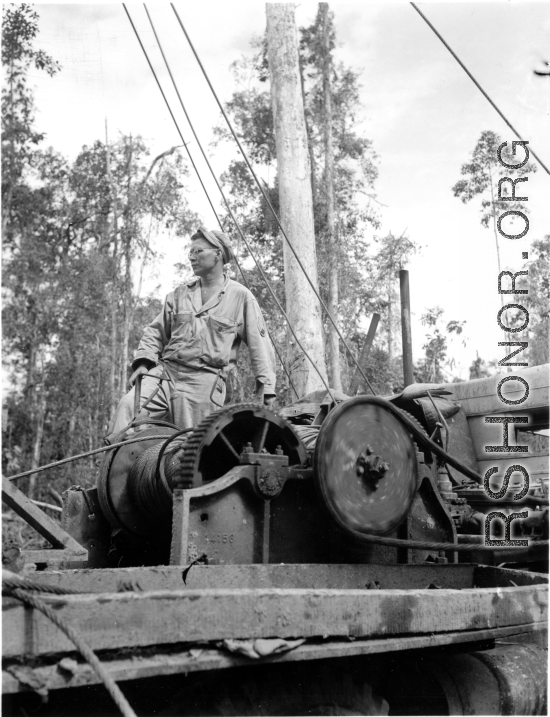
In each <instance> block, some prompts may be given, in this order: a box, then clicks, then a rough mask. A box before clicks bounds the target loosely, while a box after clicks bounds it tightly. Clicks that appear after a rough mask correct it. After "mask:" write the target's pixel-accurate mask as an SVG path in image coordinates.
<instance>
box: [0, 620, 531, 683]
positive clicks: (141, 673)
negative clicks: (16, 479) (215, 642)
mask: <svg viewBox="0 0 550 717" xmlns="http://www.w3.org/2000/svg"><path fill="white" fill-rule="evenodd" d="M539 628H540V626H539V625H535V624H531V625H523V626H522V632H521V633H518V628H516V627H500V628H489V629H487V630H466V631H464V632H448V633H443V634H440V635H420V636H413V637H393V638H385V639H382V640H356V641H354V642H349V641H339V640H335V641H330V642H326V643H323V644H304V645H300V646H299V647H298V648H296V649H295V650H292V651H291V652H286V653H283V654H279V655H276V656H274V657H266V658H263V659H261V660H250V659H248V658H246V657H239V656H237V655H232V654H230V653H229V652H224V651H222V650H213V649H208V648H206V649H205V648H204V647H202V646H196V648H191V649H192V651H190V650H188V649H186V650H183V651H182V652H178V653H174V652H162V651H158V652H156V653H155V654H154V655H149V654H145V655H141V654H140V653H139V651H137V652H136V654H132V656H131V657H128V658H126V659H114V660H103V666H104V667H105V668H106V669H107V671H108V673H109V674H110V676H111V677H112V678H113V679H114V680H115V681H116V682H123V681H129V680H141V679H146V678H148V677H160V676H163V677H165V676H168V675H178V674H189V673H192V672H201V671H206V670H221V669H225V668H228V667H253V666H256V665H265V664H267V663H273V662H277V663H280V662H301V661H304V660H322V659H328V658H335V657H352V656H356V655H372V654H380V653H387V652H398V651H401V650H420V649H423V648H426V647H436V646H438V647H441V646H444V645H456V644H465V643H470V645H473V646H474V647H475V646H476V645H478V644H479V643H480V642H481V641H487V640H496V639H502V638H508V639H513V638H518V637H520V636H524V637H525V638H526V639H528V640H529V641H534V640H536V639H537V637H538V636H539V634H540V633H541V631H540V629H539ZM472 649H473V648H472ZM71 668H72V669H71V670H67V669H63V667H62V666H60V665H59V664H58V663H56V664H54V665H47V666H43V667H35V668H34V669H33V670H32V673H33V677H34V679H35V680H36V683H40V684H43V685H44V686H45V687H46V688H47V689H48V690H56V689H64V688H66V687H83V686H87V685H95V684H98V683H99V678H98V676H97V674H96V673H95V671H94V670H93V669H92V668H91V667H90V665H88V664H77V663H75V664H74V665H72V664H71ZM8 669H9V668H8ZM31 690H32V688H31V687H29V686H28V685H26V684H24V683H23V682H20V681H19V680H18V679H17V677H16V676H15V675H13V674H10V673H9V672H8V671H7V670H6V671H3V672H2V691H3V693H4V694H13V693H16V692H26V691H31Z"/></svg>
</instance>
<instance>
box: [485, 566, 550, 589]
mask: <svg viewBox="0 0 550 717" xmlns="http://www.w3.org/2000/svg"><path fill="white" fill-rule="evenodd" d="M474 581H475V585H476V587H478V588H492V587H502V588H509V587H518V586H519V585H544V584H548V574H547V573H531V572H528V571H527V570H515V569H514V568H495V567H493V566H491V565H478V566H477V567H476V569H475V572H474Z"/></svg>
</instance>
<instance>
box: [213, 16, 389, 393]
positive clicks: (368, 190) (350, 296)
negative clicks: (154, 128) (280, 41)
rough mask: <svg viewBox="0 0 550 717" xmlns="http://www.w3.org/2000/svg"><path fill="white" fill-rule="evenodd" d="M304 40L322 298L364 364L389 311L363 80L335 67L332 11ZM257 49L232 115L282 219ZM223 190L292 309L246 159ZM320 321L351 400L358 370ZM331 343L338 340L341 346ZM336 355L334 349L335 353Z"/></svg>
mask: <svg viewBox="0 0 550 717" xmlns="http://www.w3.org/2000/svg"><path fill="white" fill-rule="evenodd" d="M299 37H300V42H299V47H298V59H299V64H298V69H299V71H300V89H301V95H302V98H301V99H302V105H303V114H304V119H305V129H306V137H307V155H308V159H309V170H308V171H309V178H310V184H311V194H312V198H313V225H314V232H315V251H316V255H317V267H316V270H317V278H318V283H319V291H320V293H321V296H322V298H323V300H324V302H325V303H326V304H327V306H329V308H330V309H331V314H332V315H333V317H334V319H335V322H336V323H337V324H338V325H339V329H340V331H341V332H342V334H343V336H344V337H345V338H346V340H347V342H348V344H349V345H351V346H352V348H353V350H354V351H355V352H356V355H359V353H360V351H361V347H362V344H363V341H364V338H365V326H364V317H365V316H366V315H367V316H368V315H369V314H371V313H372V312H373V311H380V310H381V309H382V308H383V307H385V306H386V302H385V298H384V297H382V296H381V292H380V290H379V282H378V275H377V267H376V262H375V261H374V260H373V254H372V251H371V249H372V244H371V241H372V240H371V239H370V238H369V234H370V232H371V231H372V229H373V228H376V227H377V226H378V217H377V212H376V209H375V207H374V204H375V203H376V198H375V195H374V192H373V185H374V181H375V179H376V176H377V169H376V154H375V153H374V151H373V148H372V143H371V141H370V140H369V139H367V138H366V137H365V136H364V134H363V131H362V106H361V102H360V99H359V97H360V85H359V78H358V75H357V73H355V72H354V71H353V70H352V69H351V68H349V67H347V66H344V65H343V64H342V63H338V62H336V61H335V60H334V57H333V54H334V43H335V31H334V21H333V15H332V13H330V12H329V11H328V8H327V7H326V5H322V4H321V5H320V6H319V10H318V13H317V15H316V18H315V20H314V22H313V23H312V25H311V26H308V27H305V28H301V29H300V33H299ZM252 46H253V49H254V54H252V55H247V56H244V57H243V58H241V59H240V60H238V61H237V62H235V63H234V64H233V66H232V70H233V75H234V78H235V84H236V87H237V89H236V90H235V92H234V93H233V95H232V97H231V99H230V101H229V102H228V104H227V109H228V111H229V113H230V115H231V116H232V120H233V123H234V125H235V128H236V130H237V133H238V135H239V136H240V137H241V141H242V142H243V144H244V146H245V149H246V151H247V153H248V156H249V158H250V160H251V161H252V162H253V163H254V164H255V166H256V168H257V170H258V173H259V174H260V176H261V177H262V180H263V181H262V183H263V189H264V191H265V192H266V194H267V195H268V197H269V200H270V202H271V204H272V205H273V207H274V208H275V211H276V212H278V213H279V212H280V210H281V207H280V203H279V198H280V191H279V182H280V177H279V174H278V172H280V167H279V166H278V159H279V158H278V148H277V143H276V137H275V128H274V123H273V111H272V102H271V100H272V98H271V93H272V91H273V88H272V87H271V85H270V72H269V62H268V49H267V39H266V38H265V37H264V38H257V39H255V40H254V41H253V42H252ZM327 58H328V60H329V61H328V62H327ZM327 68H328V70H327ZM327 77H328V80H329V81H327ZM327 98H329V99H328V100H327ZM329 110H330V111H329ZM329 117H330V118H331V121H328V118H329ZM215 135H216V141H215V144H216V145H217V144H218V143H220V142H222V141H227V140H230V137H229V135H228V133H227V131H226V130H225V129H224V128H223V127H216V128H215ZM331 144H332V153H331V151H330V146H331ZM327 149H328V151H327ZM331 155H332V156H331ZM304 171H306V170H304ZM222 182H223V183H224V186H225V189H226V192H227V195H228V197H229V201H230V203H231V206H232V209H233V212H234V213H235V215H236V216H237V218H238V220H239V222H240V224H241V226H242V228H243V231H244V232H245V233H246V234H247V236H248V239H249V241H250V242H251V244H252V245H253V247H254V251H255V252H256V253H257V254H258V255H259V257H260V258H261V261H262V264H263V266H264V267H265V268H266V270H267V273H268V276H269V277H270V278H271V280H272V281H273V287H274V290H275V291H276V292H277V293H278V295H279V299H280V300H281V301H282V302H283V303H284V301H285V294H284V288H285V287H284V282H283V279H284V276H285V274H284V268H285V267H284V261H283V251H282V242H281V238H280V236H279V235H278V228H277V225H276V223H275V221H274V219H273V217H272V215H271V213H270V211H269V209H268V207H267V204H266V203H265V201H263V199H262V197H261V195H260V193H259V191H258V189H257V188H256V187H255V186H254V183H253V181H252V180H251V178H250V177H249V175H248V170H247V168H246V166H245V164H244V162H243V161H242V160H240V159H239V158H237V159H235V160H233V161H231V162H230V164H229V167H228V169H227V171H226V172H225V173H224V174H223V175H222ZM224 224H225V221H224ZM235 245H236V248H237V250H238V251H240V252H242V253H241V258H242V262H241V263H242V264H243V265H244V266H245V267H246V269H247V271H246V273H247V280H248V281H249V283H251V284H252V286H253V290H254V291H255V293H256V295H257V296H258V299H259V301H260V304H261V306H262V309H263V311H264V314H265V315H266V319H267V322H268V325H269V328H270V331H271V334H272V335H273V337H274V338H275V341H276V343H277V345H278V346H279V348H280V349H282V351H283V353H284V352H285V351H286V348H287V340H286V336H285V333H284V331H282V322H281V318H280V315H279V313H278V312H276V311H274V310H273V305H272V303H271V302H270V301H269V299H268V297H267V292H266V289H265V287H264V286H263V284H262V282H261V281H260V280H259V276H258V272H257V270H256V269H254V268H253V267H251V263H250V262H249V261H247V252H246V251H245V250H244V249H243V247H240V245H239V241H238V238H236V240H235ZM310 268H311V266H310V265H309V264H307V265H306V269H307V270H308V271H309V270H310ZM394 278H395V277H394ZM321 319H322V329H323V330H322V333H321V336H322V338H323V344H324V347H325V353H326V362H327V369H328V375H329V381H330V383H331V385H333V386H338V385H342V386H343V388H344V390H345V389H347V386H348V383H349V381H350V379H351V375H352V373H353V371H354V366H353V363H352V361H351V359H350V357H349V356H347V355H346V354H345V353H344V351H343V349H344V347H343V346H338V344H339V343H340V342H339V339H338V334H337V332H336V330H335V329H334V327H333V324H332V322H331V321H330V320H329V319H328V318H327V316H326V315H322V316H321ZM331 337H335V338H336V340H335V341H334V342H333V341H332V339H331ZM377 341H379V339H377ZM331 346H333V347H334V346H336V348H335V349H334V350H331V348H330V347H331ZM336 349H338V350H336ZM373 355H374V352H373ZM384 356H386V352H385V351H378V350H377V361H376V362H375V363H376V369H377V370H378V368H380V367H382V363H383V361H384V360H385V359H384V358H383V357H384ZM239 362H240V365H239V368H241V369H242V368H244V367H243V365H242V363H241V359H239ZM382 368H383V367H382ZM279 378H280V379H282V380H281V381H280V384H279V385H282V386H285V377H284V374H282V373H279ZM385 383H386V381H385V380H384V385H385ZM380 388H381V387H380ZM281 398H283V397H281ZM288 398H289V394H286V395H285V397H284V399H283V400H288Z"/></svg>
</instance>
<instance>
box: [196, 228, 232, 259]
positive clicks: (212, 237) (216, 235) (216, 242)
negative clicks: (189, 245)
mask: <svg viewBox="0 0 550 717" xmlns="http://www.w3.org/2000/svg"><path fill="white" fill-rule="evenodd" d="M200 238H203V239H206V241H207V242H209V243H210V244H212V246H214V247H216V249H220V250H221V252H222V257H223V263H224V264H228V263H229V262H230V261H231V259H232V258H233V252H232V251H231V247H230V246H229V239H228V238H227V236H226V235H225V234H224V233H223V232H220V231H218V230H217V229H212V230H211V231H209V230H208V229H204V228H203V227H199V229H197V231H196V232H195V234H193V236H192V237H191V241H193V240H194V239H200Z"/></svg>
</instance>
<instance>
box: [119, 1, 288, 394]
mask: <svg viewBox="0 0 550 717" xmlns="http://www.w3.org/2000/svg"><path fill="white" fill-rule="evenodd" d="M122 6H123V7H124V10H125V11H126V15H127V16H128V19H129V21H130V24H131V25H132V29H133V31H134V33H135V35H136V38H137V40H138V42H139V45H140V47H141V49H142V51H143V54H144V55H145V59H146V60H147V64H148V65H149V68H150V70H151V72H152V73H153V77H154V78H155V80H156V83H157V85H158V88H159V90H160V92H161V94H162V97H163V99H164V102H165V103H166V106H167V108H168V111H169V112H170V116H171V117H172V119H173V121H174V124H175V126H176V129H177V131H178V134H179V136H180V138H181V141H182V142H183V146H184V147H185V151H186V152H187V156H188V157H189V160H190V162H191V164H192V165H193V169H194V170H195V174H196V175H197V178H198V180H199V183H200V185H201V187H202V189H203V191H204V193H205V195H206V198H207V199H208V203H209V204H210V207H211V209H212V212H213V213H214V216H215V217H216V221H217V222H218V224H219V227H220V229H221V230H222V231H224V228H223V224H222V222H221V220H220V218H219V216H218V213H217V212H216V210H215V208H214V205H213V203H212V200H211V199H210V195H209V193H208V191H207V189H206V187H205V186H204V183H203V181H202V178H201V175H200V173H199V170H198V169H197V166H196V164H195V162H194V160H193V157H192V156H191V152H190V150H189V147H188V143H187V142H185V140H184V139H183V135H182V133H181V130H180V128H179V125H178V123H177V122H176V118H175V117H174V113H173V112H172V109H171V107H170V104H169V102H168V99H167V98H166V95H165V94H164V91H163V89H162V86H161V84H160V81H159V79H158V77H157V74H156V72H155V70H154V68H153V64H152V62H151V60H150V59H149V55H148V54H147V50H146V49H145V46H144V45H143V43H142V41H141V38H140V36H139V33H138V31H137V28H136V26H135V25H134V23H133V21H132V18H131V17H130V14H129V12H128V9H127V8H126V5H125V4H124V3H122ZM144 7H145V12H146V13H147V17H148V18H149V22H150V23H151V27H152V28H153V33H154V35H155V39H156V41H157V44H158V46H159V49H160V51H161V53H162V56H163V58H164V61H165V63H166V67H167V68H168V72H169V74H170V77H171V78H172V82H173V84H174V88H175V90H176V93H177V95H178V98H179V100H180V103H181V105H182V107H183V111H184V112H185V116H186V118H187V121H188V123H189V126H190V128H191V130H192V132H193V134H194V136H195V140H196V141H197V143H198V144H199V147H200V149H201V152H202V153H203V156H205V155H204V151H203V149H202V145H201V144H200V142H199V140H198V137H197V135H196V132H195V129H194V127H193V125H192V124H191V120H190V119H189V117H188V115H187V112H186V110H185V107H184V106H183V102H182V100H181V97H180V94H179V92H178V89H177V86H176V83H175V82H174V78H173V77H172V72H171V70H170V67H169V65H168V61H167V60H166V57H165V56H164V52H163V49H162V46H161V44H160V41H159V38H158V36H157V33H156V31H155V27H154V25H153V21H152V20H151V17H150V15H149V12H148V10H147V7H146V6H145V5H144ZM205 159H206V156H205ZM207 163H208V160H207ZM208 166H209V167H210V164H209V163H208ZM210 171H212V169H211V168H210ZM212 174H213V172H212ZM213 176H214V179H215V180H216V183H217V179H216V177H215V175H214V174H213ZM224 199H225V197H224ZM234 221H236V220H234ZM237 228H238V227H237ZM234 260H235V264H236V265H237V268H238V270H239V271H240V273H241V276H242V278H243V282H244V284H245V286H246V288H247V289H249V290H250V286H249V284H248V281H247V279H246V277H245V275H244V272H243V270H242V268H241V265H240V264H239V261H238V259H237V257H236V256H234ZM268 333H269V338H270V339H271V343H272V344H273V348H274V349H275V353H276V354H277V357H278V359H279V361H280V362H281V365H282V367H283V370H284V372H285V373H286V375H287V377H288V380H289V382H290V385H291V387H292V389H293V390H294V393H295V394H296V396H298V394H297V392H296V388H295V387H294V384H293V383H292V378H291V377H290V373H289V371H288V369H287V367H286V365H285V363H284V361H283V359H282V358H281V355H280V353H279V350H278V348H277V346H276V344H275V341H274V340H273V336H272V335H271V332H269V330H268Z"/></svg>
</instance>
